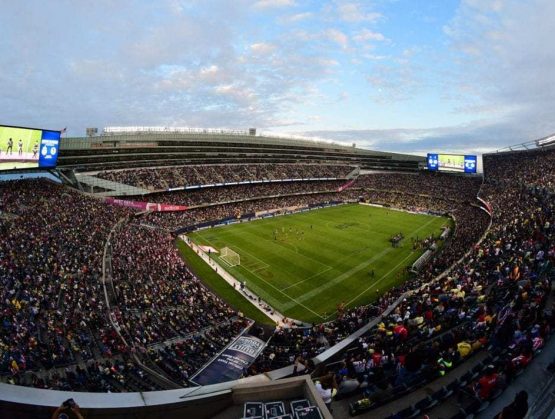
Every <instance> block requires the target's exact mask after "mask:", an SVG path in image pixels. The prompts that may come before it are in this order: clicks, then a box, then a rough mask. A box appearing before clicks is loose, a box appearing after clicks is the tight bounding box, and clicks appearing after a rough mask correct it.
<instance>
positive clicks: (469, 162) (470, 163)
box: [464, 156, 478, 173]
mask: <svg viewBox="0 0 555 419" xmlns="http://www.w3.org/2000/svg"><path fill="white" fill-rule="evenodd" d="M477 166H478V159H477V157H476V156H464V172H465V173H476V167H477Z"/></svg>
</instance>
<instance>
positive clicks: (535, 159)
mask: <svg viewBox="0 0 555 419" xmlns="http://www.w3.org/2000/svg"><path fill="white" fill-rule="evenodd" d="M554 166H555V153H554V152H553V146H552V147H551V148H545V149H537V150H528V151H516V152H511V153H498V154H486V155H484V173H485V175H486V177H487V178H488V179H491V180H495V182H496V183H501V184H505V183H512V182H516V183H518V184H519V185H542V187H544V188H547V189H549V190H551V191H555V174H554V173H553V167H554ZM531 168H532V169H531Z"/></svg>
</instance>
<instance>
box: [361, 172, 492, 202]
mask: <svg viewBox="0 0 555 419" xmlns="http://www.w3.org/2000/svg"><path fill="white" fill-rule="evenodd" d="M481 183H482V179H481V178H480V177H473V176H465V175H462V174H461V175H456V174H452V173H440V172H427V171H421V172H419V173H392V174H384V173H371V174H365V175H362V176H359V177H358V178H357V181H356V185H357V187H359V188H364V189H371V190H378V191H392V192H400V193H404V194H415V193H417V194H421V195H428V196H435V197H442V198H445V199H451V200H456V201H473V200H474V199H476V196H477V195H478V190H479V189H480V185H481Z"/></svg>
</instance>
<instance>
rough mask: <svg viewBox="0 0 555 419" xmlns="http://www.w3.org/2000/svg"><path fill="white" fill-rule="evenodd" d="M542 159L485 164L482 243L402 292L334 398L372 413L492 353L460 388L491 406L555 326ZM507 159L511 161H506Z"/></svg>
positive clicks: (337, 375) (551, 198)
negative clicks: (487, 208)
mask: <svg viewBox="0 0 555 419" xmlns="http://www.w3.org/2000/svg"><path fill="white" fill-rule="evenodd" d="M541 156H542V157H541V158H538V157H537V155H536V157H534V161H535V162H536V163H537V164H535V165H527V166H525V167H526V170H525V171H524V170H519V171H518V172H514V174H512V173H513V172H507V171H505V170H504V169H503V168H504V167H507V166H508V163H506V162H505V161H504V160H503V157H502V155H498V156H496V158H495V159H485V169H486V174H487V177H486V181H485V185H484V187H483V188H482V190H481V195H482V197H483V199H484V200H486V201H488V202H490V203H491V204H492V206H493V222H492V226H491V228H490V230H489V232H488V234H487V236H486V237H485V239H484V240H483V241H482V242H481V243H480V244H477V245H475V246H473V247H472V250H471V253H470V254H469V255H468V257H466V258H465V259H464V260H463V261H462V263H460V264H458V265H457V266H455V267H454V269H452V270H451V271H449V272H448V273H447V274H446V275H444V276H440V277H438V278H436V279H435V280H428V279H426V278H427V277H428V276H427V274H426V273H425V274H424V277H417V278H415V279H414V280H412V281H410V286H409V287H408V288H407V287H406V286H405V285H404V286H403V289H412V290H415V291H413V292H409V293H407V294H404V298H403V299H402V300H401V301H400V303H399V304H398V305H397V306H396V307H395V309H394V310H393V311H392V312H391V313H390V314H389V315H387V316H384V317H383V318H381V319H380V321H379V323H378V324H377V325H376V327H375V328H373V329H372V330H371V331H370V332H369V333H368V334H366V335H364V336H362V337H361V338H360V339H359V340H358V341H357V343H356V345H355V347H354V348H352V350H351V351H349V352H348V356H346V358H345V359H344V361H343V363H342V364H340V365H339V366H338V367H336V368H334V369H333V370H331V371H329V372H328V373H329V374H330V375H334V377H333V380H331V381H333V382H334V383H337V387H338V394H339V395H344V394H349V393H351V392H353V391H357V390H358V391H363V392H364V394H365V395H366V399H364V401H363V402H361V404H364V405H365V406H372V405H374V406H377V405H379V404H381V403H383V402H384V401H386V400H391V399H393V398H395V397H398V395H400V394H403V393H404V392H406V391H407V390H408V389H410V388H414V387H416V386H418V385H422V384H423V383H425V382H428V381H429V380H432V379H434V378H436V377H441V376H443V375H445V374H446V373H448V372H449V370H451V369H453V368H454V367H455V366H457V365H458V364H459V363H460V362H463V361H464V360H465V359H466V358H468V357H469V356H471V355H472V354H473V353H475V352H478V351H480V350H481V349H482V348H484V347H488V348H489V349H490V350H491V351H493V353H494V354H497V355H496V356H489V357H487V358H486V361H487V364H489V362H491V365H487V368H485V369H483V370H481V369H476V370H472V371H469V372H468V373H467V374H465V376H464V377H463V378H461V380H459V382H458V383H457V385H459V386H461V388H463V387H464V388H465V389H466V392H467V393H469V394H471V395H472V397H474V398H476V399H477V400H479V401H483V400H489V399H490V398H492V397H496V395H497V394H498V393H499V392H500V391H501V390H502V389H503V388H504V387H505V386H506V385H507V384H509V383H510V382H511V381H512V380H513V379H514V377H515V375H517V374H518V372H519V371H520V370H522V369H523V368H525V367H526V365H527V364H528V363H529V362H530V360H531V358H532V357H533V355H534V353H536V352H537V351H539V350H541V348H542V347H543V345H544V342H545V339H546V338H547V337H548V336H549V335H550V333H551V331H552V329H553V327H554V326H555V317H554V315H553V312H552V310H551V307H550V306H548V305H546V304H547V301H548V299H549V298H550V295H551V282H552V280H553V279H554V276H553V273H554V270H553V267H554V264H555V241H554V239H555V227H554V223H555V195H554V194H553V192H552V191H551V189H550V188H551V185H550V181H549V179H552V177H553V175H554V174H555V166H554V165H552V164H549V163H548V162H549V161H551V159H552V158H553V154H552V152H551V153H544V154H542V155H541ZM507 158H508V161H509V162H511V160H512V156H511V155H508V157H507ZM499 166H501V168H500V167H499ZM546 171H547V173H546ZM520 176H522V178H521V177H520ZM522 179H534V182H533V183H529V182H528V181H526V182H522V181H521V180H522ZM544 180H545V181H546V182H545V183H544ZM457 227H459V226H457ZM392 292H394V291H392ZM305 333H306V332H305ZM308 333H310V332H308ZM290 348H293V351H294V349H295V346H290ZM271 349H272V348H271ZM266 356H267V354H266ZM293 356H294V355H293ZM267 357H268V358H272V354H271V353H270V355H269V356H267ZM328 373H325V376H328ZM463 392H464V391H463Z"/></svg>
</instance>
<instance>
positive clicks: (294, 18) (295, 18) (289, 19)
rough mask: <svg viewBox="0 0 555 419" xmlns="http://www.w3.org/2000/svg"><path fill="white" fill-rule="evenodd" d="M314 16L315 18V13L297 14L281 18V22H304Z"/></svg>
mask: <svg viewBox="0 0 555 419" xmlns="http://www.w3.org/2000/svg"><path fill="white" fill-rule="evenodd" d="M313 16H314V13H312V12H303V13H296V14H294V15H290V16H284V17H281V18H280V21H281V22H284V23H294V22H301V21H303V20H307V19H310V18H312V17H313Z"/></svg>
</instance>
